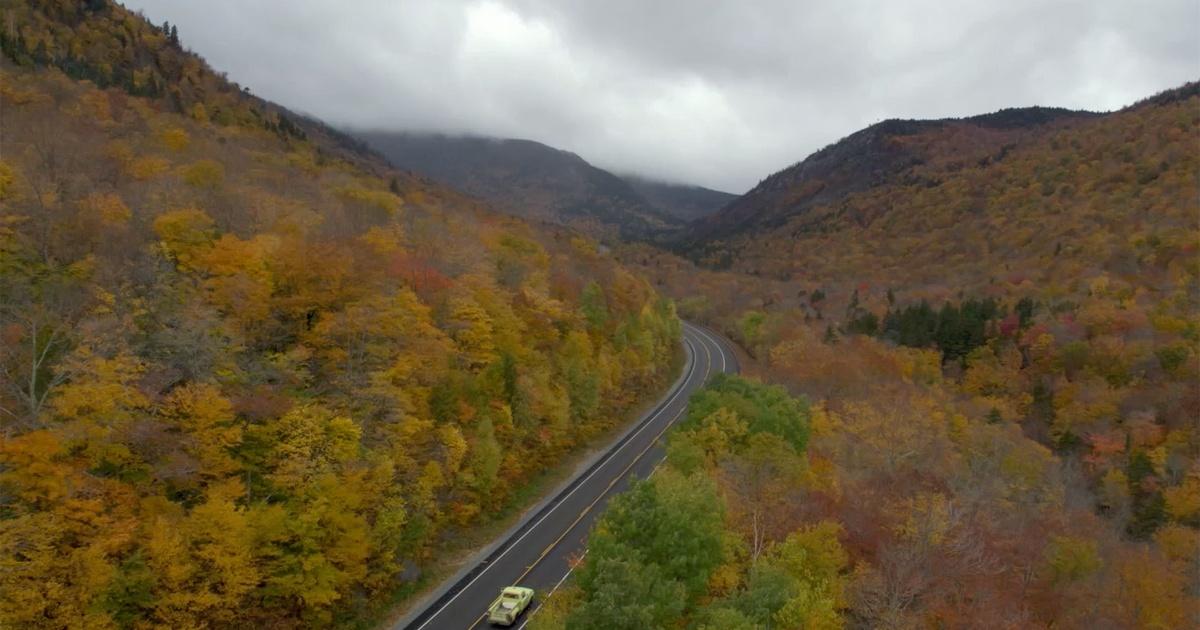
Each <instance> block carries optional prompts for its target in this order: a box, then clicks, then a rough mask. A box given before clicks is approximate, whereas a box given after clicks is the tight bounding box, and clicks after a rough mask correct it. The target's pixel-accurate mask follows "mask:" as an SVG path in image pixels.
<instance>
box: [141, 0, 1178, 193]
mask: <svg viewBox="0 0 1200 630" xmlns="http://www.w3.org/2000/svg"><path fill="white" fill-rule="evenodd" d="M126 4H127V6H129V7H130V8H133V9H140V10H142V11H143V13H145V15H146V16H147V17H148V18H150V19H151V20H152V21H154V22H155V23H161V22H162V21H163V20H169V21H170V22H171V23H172V24H176V25H177V26H178V27H179V33H180V37H181V38H182V40H183V42H184V44H185V45H186V46H188V47H190V48H191V49H193V50H195V51H197V52H199V53H200V54H201V55H203V56H204V57H205V58H206V59H208V61H209V62H210V63H211V64H212V65H213V67H214V68H216V69H217V70H219V71H226V72H228V73H229V76H230V78H231V79H233V80H234V81H237V82H238V83H241V84H242V85H244V86H248V87H250V89H251V91H253V92H254V93H255V94H258V95H259V96H263V97H266V98H269V99H271V100H274V101H277V102H279V103H280V104H283V105H285V106H288V107H290V108H292V109H295V110H298V111H302V112H306V113H310V114H313V115H316V116H318V117H320V118H322V119H324V120H326V121H327V122H330V123H333V124H336V125H344V126H355V127H371V128H383V129H419V130H436V131H447V132H468V133H477V134H483V135H491V136H500V137H518V138H528V139H532V140H538V141H541V142H544V143H546V144H549V145H552V146H555V147H559V148H563V149H568V150H570V151H574V152H576V153H578V154H580V155H581V156H582V157H583V158H584V159H586V160H588V161H590V162H592V163H594V164H596V165H598V166H601V167H604V168H608V169H610V170H614V171H616V172H637V173H642V174H645V175H649V176H653V177H658V178H662V179H668V180H673V181H683V182H689V183H696V184H701V185H705V186H709V187H713V188H718V189H722V190H727V191H730V192H743V191H745V190H746V189H748V188H750V187H751V186H753V185H754V184H755V183H756V182H757V181H758V180H760V179H762V178H763V177H765V176H766V175H769V174H770V173H772V172H774V171H777V170H779V169H781V168H783V167H785V166H787V165H789V164H791V163H793V162H796V161H798V160H800V159H802V158H804V157H805V156H806V155H807V154H809V153H811V152H812V151H814V150H816V149H819V148H820V147H822V146H824V145H826V144H828V143H830V142H833V141H836V140H837V139H839V138H841V137H843V136H846V135H848V134H850V133H852V132H854V131H855V130H857V129H859V128H862V127H864V126H866V125H869V124H871V123H874V122H877V121H879V120H882V119H885V118H894V117H903V118H936V117H943V116H964V115H971V114H978V113H985V112H989V111H994V110H996V109H1000V108H1003V107H1012V106H1023V105H1035V104H1036V105H1056V106H1063V107H1071V108H1082V109H1093V110H1109V109H1115V108H1118V107H1121V106H1123V105H1126V104H1129V103H1130V102H1133V101H1136V100H1138V99H1139V98H1142V97H1145V96H1148V95H1150V94H1152V93H1155V92H1157V91H1160V90H1162V89H1165V88H1169V87H1174V86H1177V85H1179V84H1182V83H1184V82H1185V81H1188V80H1193V79H1196V78H1200V2H1197V0H1143V1H1134V0H1080V1H1075V0H1056V1H1045V0H1041V1H1038V0H982V1H975V0H944V1H940V2H934V1H930V0H911V1H905V2H900V1H889V2H885V1H876V2H866V1H859V0H838V1H833V0H830V1H824V2H811V1H803V0H758V1H756V0H482V1H480V0H353V1H348V0H289V1H287V2H283V1H279V2H265V1H262V0H203V1H194V0H129V1H128V2H126Z"/></svg>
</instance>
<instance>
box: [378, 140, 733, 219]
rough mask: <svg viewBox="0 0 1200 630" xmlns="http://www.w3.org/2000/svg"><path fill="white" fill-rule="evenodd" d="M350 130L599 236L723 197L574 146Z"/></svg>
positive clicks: (447, 176)
mask: <svg viewBox="0 0 1200 630" xmlns="http://www.w3.org/2000/svg"><path fill="white" fill-rule="evenodd" d="M357 135H358V137H359V138H361V139H362V140H363V141H364V142H366V143H367V144H368V145H370V146H372V147H374V148H375V149H376V150H378V151H379V152H380V153H382V154H383V155H384V156H386V157H387V159H388V160H389V161H391V163H392V164H394V165H395V166H397V167H398V168H403V169H407V170H410V171H413V172H415V173H420V174H422V175H425V176H427V177H430V178H433V179H435V180H437V181H440V182H444V183H446V184H448V185H450V186H453V187H455V188H457V189H459V190H462V191H464V192H467V193H469V194H472V195H475V196H477V197H479V198H481V199H486V200H488V201H489V202H491V203H493V204H495V205H496V206H497V207H499V208H501V209H503V210H505V211H506V212H509V213H511V214H513V215H515V216H519V217H524V218H528V219H534V220H538V221H547V222H551V223H559V224H562V225H568V226H572V227H575V228H579V229H582V230H584V231H585V232H588V233H591V234H593V235H596V236H601V237H604V238H613V237H618V236H619V237H621V238H626V239H639V240H646V239H655V238H658V237H661V236H662V235H664V234H666V233H668V232H671V231H675V230H678V229H679V228H680V227H682V225H683V223H684V222H685V221H687V220H688V219H689V218H691V217H693V216H696V215H699V214H703V213H705V212H712V211H715V210H716V209H717V208H719V207H720V206H721V205H722V203H723V202H724V201H726V200H727V199H726V197H727V196H726V195H725V194H724V193H718V192H716V191H709V190H707V189H703V188H697V187H688V186H676V185H672V184H664V183H657V182H645V181H641V180H637V181H632V180H626V179H622V178H621V177H618V176H616V175H613V174H612V173H610V172H608V171H605V170H603V169H600V168H597V167H595V166H592V165H591V164H589V163H588V162H586V161H585V160H583V158H581V157H579V156H578V155H575V154H574V153H571V152H568V151H562V150H559V149H555V148H553V147H549V146H546V145H544V144H541V143H538V142H533V141H530V140H509V139H497V138H484V137H479V136H448V135H439V134H418V133H395V132H360V133H358V134H357ZM729 197H731V196H729Z"/></svg>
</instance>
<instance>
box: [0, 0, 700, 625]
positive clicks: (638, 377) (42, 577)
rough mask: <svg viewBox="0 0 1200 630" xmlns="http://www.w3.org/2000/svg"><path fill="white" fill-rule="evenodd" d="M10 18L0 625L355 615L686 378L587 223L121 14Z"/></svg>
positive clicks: (4, 99)
mask: <svg viewBox="0 0 1200 630" xmlns="http://www.w3.org/2000/svg"><path fill="white" fill-rule="evenodd" d="M0 14H2V16H3V28H0V52H2V53H3V54H2V55H0V138H2V139H3V140H2V145H3V147H2V148H3V151H2V152H0V566H2V567H3V570H0V593H3V596H2V597H0V627H4V628H117V627H122V628H150V627H164V628H200V627H204V628H245V627H269V628H300V627H331V626H334V625H335V624H336V625H340V626H343V627H346V626H354V627H366V626H367V625H369V623H370V620H368V619H366V618H365V616H367V615H370V614H375V615H376V616H378V615H379V614H380V611H381V610H382V609H385V608H386V607H387V606H388V605H390V603H391V602H392V601H394V598H393V596H394V595H395V593H396V592H397V590H398V589H411V588H412V584H413V582H414V580H416V579H418V578H420V577H421V573H422V571H423V569H424V568H427V567H428V566H429V563H430V562H431V561H436V560H438V559H440V556H441V554H442V552H443V551H444V549H445V545H446V544H447V541H454V540H459V539H461V537H463V536H465V535H466V534H467V533H470V532H471V531H472V530H471V529H470V528H472V527H476V526H478V525H480V524H481V523H484V522H485V521H488V520H489V519H492V518H494V515H496V514H498V513H512V512H514V511H519V510H520V509H521V506H522V504H521V500H522V499H521V497H523V496H524V495H526V494H528V484H529V483H530V482H531V481H532V480H534V479H540V478H543V475H544V474H545V472H546V471H547V469H549V468H551V467H553V466H555V465H556V464H557V463H559V462H560V461H561V459H562V458H563V457H564V456H565V455H566V454H568V453H570V452H572V450H573V449H576V448H578V447H580V446H581V445H584V444H586V443H587V439H588V438H589V437H590V436H595V435H597V434H601V433H603V432H605V431H607V430H609V429H611V428H612V427H613V426H614V425H615V424H616V423H617V422H619V421H620V420H621V419H622V418H623V417H626V416H627V415H628V414H630V413H632V412H633V411H634V410H635V409H636V408H638V407H639V405H640V404H641V403H642V402H643V398H644V397H647V396H649V395H651V394H652V393H653V392H655V391H657V390H658V389H659V388H661V387H662V386H664V385H665V384H666V381H667V380H669V378H670V377H671V375H672V373H673V369H672V359H673V357H674V356H675V350H676V349H677V348H678V347H679V343H680V342H679V334H680V333H679V324H678V320H677V319H676V318H675V315H674V310H673V306H672V304H671V303H670V302H668V301H666V300H664V299H661V298H660V297H659V296H658V295H657V294H656V293H655V292H654V290H653V289H652V288H651V287H650V286H649V284H648V283H647V282H646V281H645V280H643V279H642V278H640V277H638V276H635V275H633V274H632V273H630V272H629V271H628V270H627V269H625V268H624V267H622V266H620V265H619V264H617V262H616V261H615V260H614V259H613V258H612V257H611V256H609V255H607V254H606V253H604V252H603V251H602V250H601V248H599V247H598V246H597V244H596V243H595V242H594V241H592V240H590V239H587V238H584V237H582V236H580V235H579V234H578V233H576V232H572V231H570V230H567V229H564V228H561V227H558V226H547V225H537V226H535V225H531V224H530V223H529V222H526V221H523V220H520V219H517V218H514V217H511V216H508V215H507V214H505V213H502V212H499V211H497V210H495V209H493V208H490V207H488V206H486V205H485V204H482V203H480V202H479V201H478V200H477V199H475V198H471V197H467V196H465V195H463V194H461V193H459V192H456V191H454V190H452V189H449V188H447V187H445V186H444V185H441V184H436V183H433V182H431V181H429V180H428V179H425V178H419V177H414V176H412V175H411V174H408V173H406V172H403V171H399V170H396V169H393V168H392V167H391V166H389V165H388V164H387V162H386V161H385V160H384V159H383V158H381V157H379V156H377V155H375V154H373V153H372V152H370V151H369V150H367V149H365V148H364V147H363V146H361V144H359V143H358V142H356V141H355V140H353V139H351V138H349V137H346V136H344V135H342V134H340V133H339V132H337V131H334V130H332V129H330V128H329V127H328V126H326V125H324V124H322V123H320V122H319V121H315V120H309V119H306V118H303V117H301V116H297V115H295V114H293V113H291V112H290V111H289V110H287V109H286V108H284V107H282V106H279V105H276V104H273V103H269V102H267V101H264V100H262V99H259V98H256V97H254V96H253V95H251V94H249V93H247V91H246V90H244V89H242V88H241V87H239V86H237V85H234V84H232V83H229V82H228V81H227V80H225V79H224V78H223V76H222V75H221V74H220V73H218V72H216V71H214V70H213V69H211V68H210V67H208V65H207V64H206V63H205V62H204V60H203V59H201V58H200V57H199V56H197V55H196V54H194V53H191V52H189V51H188V50H186V49H185V48H184V47H183V45H182V43H181V42H180V39H179V35H178V30H177V28H176V27H174V26H170V25H162V26H159V25H153V24H150V23H148V22H147V21H146V20H145V19H144V18H143V17H141V16H140V15H138V14H136V13H133V12H130V11H128V10H126V9H125V8H123V7H121V6H120V5H118V4H115V3H112V2H107V1H105V0H89V1H87V2H74V1H73V2H64V1H61V0H26V1H20V0H8V1H6V2H4V3H3V4H2V11H0ZM382 613H383V614H386V610H382Z"/></svg>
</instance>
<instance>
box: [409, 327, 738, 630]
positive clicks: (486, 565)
mask: <svg viewBox="0 0 1200 630" xmlns="http://www.w3.org/2000/svg"><path fill="white" fill-rule="evenodd" d="M683 337H684V338H683V343H684V348H685V352H686V354H687V360H686V362H685V366H684V375H683V376H682V377H681V378H680V379H679V380H678V381H676V384H675V386H674V387H672V389H671V390H670V391H669V392H667V394H665V395H664V398H663V399H662V400H661V401H660V402H659V403H658V404H657V405H656V406H655V407H654V408H653V409H652V410H651V411H650V412H648V413H647V414H646V415H644V416H643V417H642V418H641V419H640V420H639V421H638V423H636V424H635V425H634V426H632V427H631V428H630V429H628V430H627V431H626V432H625V434H624V435H622V436H620V437H619V438H618V439H617V440H616V441H615V442H614V443H613V445H612V446H610V447H609V448H608V449H607V450H606V451H605V452H604V453H603V454H602V455H601V456H600V457H598V458H597V459H596V460H595V461H594V462H593V463H592V464H591V465H590V466H588V467H586V468H585V469H584V470H582V471H581V472H580V473H578V474H577V475H576V476H575V477H574V478H573V479H571V480H570V481H568V482H567V484H566V485H565V486H564V487H562V488H561V489H560V490H559V491H558V492H557V493H556V494H555V495H554V496H553V497H551V498H550V499H548V500H547V501H546V502H545V503H544V504H543V505H542V506H541V507H540V508H539V509H537V510H534V511H533V513H532V514H531V515H529V516H528V517H526V518H525V520H523V521H522V522H521V523H519V524H518V525H517V526H515V527H514V528H513V530H510V531H509V532H508V533H507V534H506V535H505V537H504V540H503V541H502V542H500V543H498V544H497V545H496V546H495V547H494V548H493V549H492V550H491V551H490V553H487V554H486V557H484V558H483V559H482V560H480V561H478V562H476V563H474V566H472V567H470V568H469V569H468V570H466V571H464V572H462V573H460V574H458V575H456V576H454V577H453V578H451V579H450V580H448V584H446V585H444V586H443V588H442V589H441V592H440V593H438V594H437V595H436V596H435V597H434V598H433V601H431V602H429V603H426V604H423V605H420V606H418V607H417V610H416V611H415V612H414V613H412V614H411V616H410V617H409V618H407V619H404V620H401V621H400V622H399V623H398V624H396V625H395V626H394V627H395V628H408V629H409V630H442V629H448V630H452V629H456V628H474V627H475V626H477V625H479V624H480V623H481V622H483V620H484V618H485V614H484V611H485V609H486V608H487V606H488V604H490V603H491V602H492V600H493V599H494V598H495V596H496V594H497V593H499V591H500V589H501V588H503V587H504V586H509V585H515V584H519V585H522V586H530V587H532V588H534V589H535V590H536V591H537V592H538V594H539V598H538V599H539V600H541V599H544V598H545V597H546V596H548V595H549V593H552V592H553V591H554V590H557V588H558V587H559V586H560V585H561V584H562V583H563V582H564V581H565V580H566V579H567V576H569V575H570V573H571V571H572V569H573V566H574V564H575V562H573V560H577V559H581V558H582V555H584V554H586V553H587V552H586V544H585V543H586V538H587V533H588V531H590V529H591V526H592V523H593V522H594V521H595V518H596V516H597V515H598V514H599V513H600V512H602V511H603V508H604V505H605V504H607V501H608V499H609V498H610V497H611V496H612V495H613V494H616V493H617V492H620V491H622V490H624V489H625V488H626V487H627V486H628V484H629V482H630V480H631V479H632V478H634V477H636V478H646V477H648V476H650V475H652V474H653V472H654V470H655V469H656V468H657V467H658V464H659V463H660V462H661V459H662V455H661V451H662V447H661V445H660V439H661V438H662V436H663V435H664V434H665V433H666V432H667V430H668V429H670V427H671V426H672V425H673V424H674V423H675V421H676V420H678V419H679V418H680V417H681V416H682V415H683V413H684V412H685V411H686V409H687V400H688V396H689V395H690V394H691V393H692V392H693V391H695V390H696V389H698V388H699V387H701V386H702V385H703V384H704V383H705V382H706V381H707V380H708V378H709V376H711V374H712V373H713V372H714V371H719V372H726V371H737V369H738V363H737V357H736V355H735V354H734V353H733V352H732V351H731V350H730V349H729V347H728V346H727V345H725V343H724V342H723V340H721V339H720V337H719V336H718V335H715V334H713V333H711V332H709V331H707V330H705V329H703V328H701V327H699V326H694V325H692V324H687V323H685V324H684V331H683ZM537 603H538V602H535V605H534V606H533V607H531V610H530V611H528V612H527V613H526V614H525V618H524V619H523V620H522V623H521V624H520V625H519V627H520V628H523V627H524V625H525V624H526V623H528V620H529V618H530V617H531V615H533V614H535V613H536V606H537Z"/></svg>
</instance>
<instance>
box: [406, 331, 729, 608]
mask: <svg viewBox="0 0 1200 630" xmlns="http://www.w3.org/2000/svg"><path fill="white" fill-rule="evenodd" d="M694 328H695V330H696V331H697V332H699V333H700V334H701V335H703V336H704V338H705V339H707V340H709V341H711V342H712V343H713V346H714V347H716V349H717V354H719V355H720V356H721V372H722V373H724V372H725V350H724V348H722V347H721V346H720V345H719V344H718V343H717V342H716V341H714V340H713V338H712V337H711V336H710V335H708V333H706V332H705V331H704V329H703V328H700V327H699V326H696V327H694ZM701 345H702V346H704V354H705V356H707V357H708V367H709V368H711V367H712V354H711V353H710V352H709V351H708V346H705V345H704V344H701ZM704 377H705V380H706V381H707V380H708V374H707V373H706V374H705V375H704ZM665 461H667V458H666V456H663V457H662V459H659V460H658V462H657V463H656V464H654V468H652V469H651V470H650V474H648V475H646V479H651V478H653V477H654V473H656V472H658V469H659V468H661V467H662V465H663V462H665ZM588 551H589V548H588V547H584V548H583V555H582V556H579V562H578V563H577V564H575V565H572V566H569V567H567V572H566V573H564V574H563V576H562V577H561V578H559V580H558V583H557V584H555V585H554V588H552V589H550V592H549V593H547V594H546V597H544V598H543V599H542V601H541V603H540V604H538V607H537V608H534V609H533V610H531V611H530V612H529V614H528V615H527V616H526V617H525V621H523V622H521V625H519V626H517V630H524V628H525V626H526V624H528V623H529V622H530V621H533V617H534V616H535V615H537V614H538V611H540V610H541V609H542V606H545V605H546V602H548V601H550V598H551V597H553V596H554V593H555V592H557V591H558V589H559V587H561V586H562V585H563V582H566V581H567V578H568V577H571V573H572V572H574V571H575V567H576V566H578V565H579V564H582V563H583V560H584V559H585V558H587V555H588ZM418 630H419V629H418Z"/></svg>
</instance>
